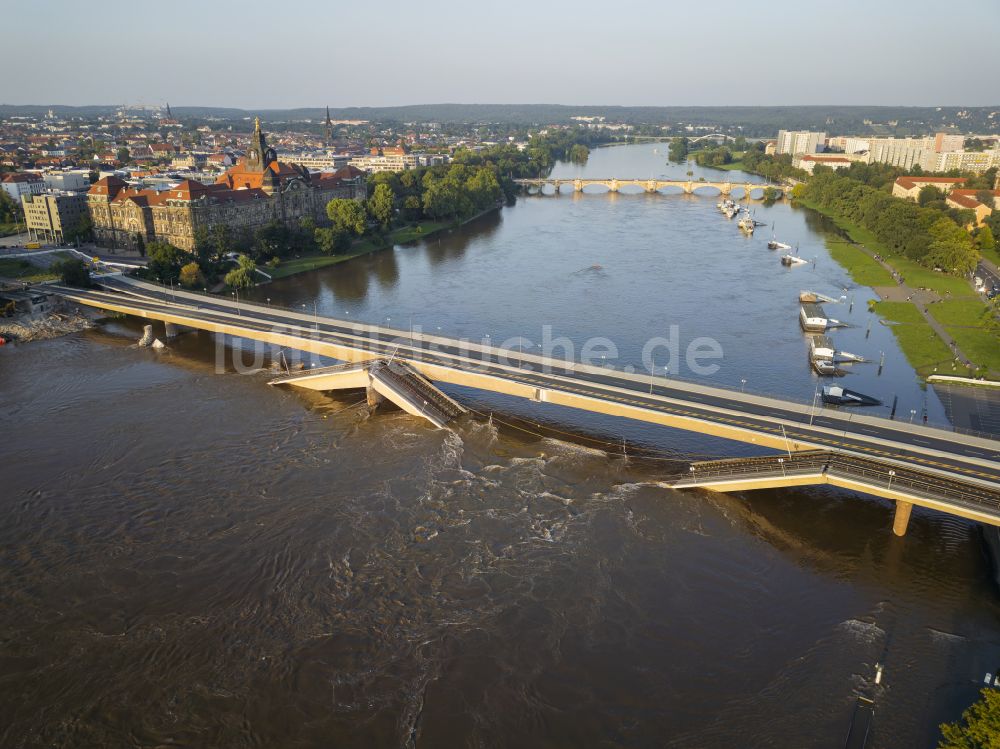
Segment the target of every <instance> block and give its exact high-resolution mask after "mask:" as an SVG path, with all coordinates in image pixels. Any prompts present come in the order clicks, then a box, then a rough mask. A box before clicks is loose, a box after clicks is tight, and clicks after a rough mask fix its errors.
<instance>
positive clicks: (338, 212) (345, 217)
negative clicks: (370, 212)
mask: <svg viewBox="0 0 1000 749" xmlns="http://www.w3.org/2000/svg"><path fill="white" fill-rule="evenodd" d="M326 215H327V216H329V218H330V220H331V221H332V222H333V225H334V227H336V228H337V229H340V230H341V231H345V232H350V233H353V234H356V235H357V236H359V237H360V236H361V235H362V234H364V233H365V228H366V222H365V219H366V214H365V208H364V206H363V205H361V203H359V202H357V201H356V200H349V199H345V198H334V199H333V200H331V201H330V202H329V203H327V204H326Z"/></svg>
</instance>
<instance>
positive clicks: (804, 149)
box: [775, 130, 826, 154]
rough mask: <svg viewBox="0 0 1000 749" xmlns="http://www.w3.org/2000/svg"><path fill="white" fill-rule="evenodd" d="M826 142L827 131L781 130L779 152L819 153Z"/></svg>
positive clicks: (777, 147) (777, 149)
mask: <svg viewBox="0 0 1000 749" xmlns="http://www.w3.org/2000/svg"><path fill="white" fill-rule="evenodd" d="M825 143H826V133H814V132H810V131H808V130H779V131H778V142H777V144H776V146H775V151H776V152H777V153H790V154H797V153H817V152H819V151H821V150H823V145H824V144H825Z"/></svg>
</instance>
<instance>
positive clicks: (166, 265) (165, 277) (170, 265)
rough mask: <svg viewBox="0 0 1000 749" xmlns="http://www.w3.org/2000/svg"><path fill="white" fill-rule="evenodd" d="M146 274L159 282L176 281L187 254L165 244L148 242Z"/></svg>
mask: <svg viewBox="0 0 1000 749" xmlns="http://www.w3.org/2000/svg"><path fill="white" fill-rule="evenodd" d="M146 255H147V256H148V257H149V262H148V263H147V264H146V271H147V273H148V274H149V275H150V276H152V277H153V278H157V279H159V280H160V281H164V282H166V281H176V280H177V278H178V277H179V276H180V271H181V265H183V264H184V261H185V260H186V259H187V257H188V256H187V254H186V253H185V252H184V251H183V250H179V249H177V248H176V247H174V246H173V245H172V244H168V243H167V242H150V243H149V245H148V246H147V247H146Z"/></svg>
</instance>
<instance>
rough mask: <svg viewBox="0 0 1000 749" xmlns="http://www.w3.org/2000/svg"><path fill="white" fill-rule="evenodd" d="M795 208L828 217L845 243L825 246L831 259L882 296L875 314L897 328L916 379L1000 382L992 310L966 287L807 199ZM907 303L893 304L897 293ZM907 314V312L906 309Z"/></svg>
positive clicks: (798, 201)
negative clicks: (961, 378)
mask: <svg viewBox="0 0 1000 749" xmlns="http://www.w3.org/2000/svg"><path fill="white" fill-rule="evenodd" d="M794 203H795V205H798V206H802V207H804V208H808V209H810V210H813V211H816V212H817V213H820V214H822V215H824V216H826V217H827V218H828V219H830V221H831V222H832V223H833V224H834V225H835V226H836V227H837V228H838V229H839V230H840V231H841V233H842V234H843V236H844V237H845V239H843V240H835V241H831V240H828V241H827V247H828V249H829V251H830V255H831V256H832V257H833V259H834V260H836V261H837V262H838V263H840V264H841V265H842V266H844V268H845V269H846V270H847V272H848V273H849V274H850V276H851V278H852V279H853V280H854V281H855V282H856V283H858V284H859V285H862V286H870V287H872V288H873V289H875V291H876V292H877V293H878V294H879V296H880V300H879V301H878V302H877V304H876V305H875V310H876V312H878V313H879V314H880V315H882V316H883V317H884V318H885V319H887V320H889V321H890V322H892V323H893V325H892V331H893V334H894V335H895V336H896V340H897V341H898V342H899V345H900V348H902V349H903V353H904V354H905V355H906V358H907V360H908V361H909V362H910V364H911V365H912V366H913V368H914V369H915V370H917V373H918V374H920V375H921V376H922V377H928V376H929V375H931V374H934V373H935V372H941V371H943V372H944V373H947V374H963V373H964V374H968V375H970V376H975V377H988V378H990V379H1000V338H998V336H997V334H996V332H994V331H992V330H990V329H989V328H988V327H987V326H986V323H987V322H988V314H989V310H988V307H987V306H986V304H985V303H984V302H983V300H982V299H981V298H980V296H979V295H978V294H976V293H975V292H974V291H973V289H972V287H971V286H970V285H969V283H968V281H966V280H965V279H964V278H959V277H958V276H952V275H949V274H947V273H939V272H936V271H934V270H931V269H929V268H925V267H923V266H922V265H920V264H919V263H916V262H914V261H913V260H910V259H909V258H906V257H903V256H901V255H898V254H895V253H894V252H893V251H892V250H890V249H889V248H888V247H886V246H885V245H884V244H882V243H881V242H879V241H878V239H876V238H875V236H874V235H873V234H872V233H871V232H869V231H867V230H866V229H864V228H862V227H860V226H858V225H857V224H854V223H853V222H851V221H848V220H847V219H845V218H844V217H843V216H840V215H839V214H837V213H835V212H833V211H831V210H829V209H827V208H825V207H822V206H819V205H817V204H815V203H813V202H811V201H809V200H806V199H804V198H801V197H799V198H795V200H794ZM897 289H902V290H903V292H904V293H903V300H902V301H898V300H897V301H894V300H893V297H895V296H897V294H894V293H892V292H893V291H894V290H897ZM905 308H909V309H905Z"/></svg>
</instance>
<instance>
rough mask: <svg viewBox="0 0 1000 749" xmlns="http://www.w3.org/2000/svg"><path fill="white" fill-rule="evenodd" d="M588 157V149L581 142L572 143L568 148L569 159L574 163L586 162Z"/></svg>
mask: <svg viewBox="0 0 1000 749" xmlns="http://www.w3.org/2000/svg"><path fill="white" fill-rule="evenodd" d="M589 158H590V149H589V148H587V147H586V146H585V145H583V144H582V143H574V144H573V146H572V147H571V148H570V149H569V160H570V161H572V162H573V163H574V164H586V163H587V159H589Z"/></svg>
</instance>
